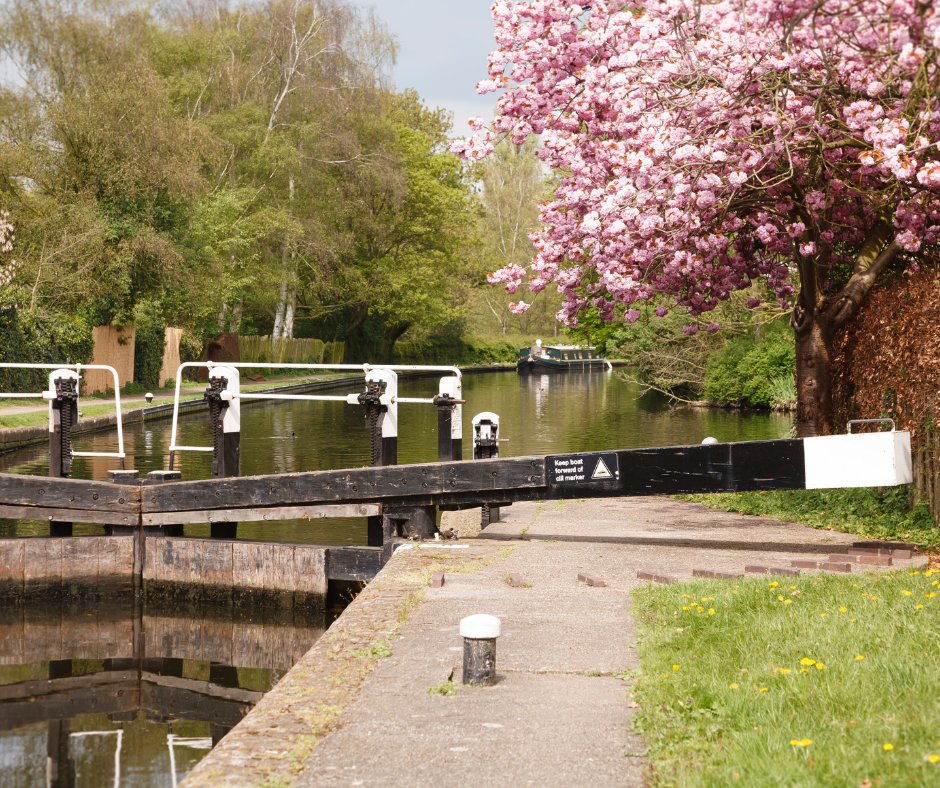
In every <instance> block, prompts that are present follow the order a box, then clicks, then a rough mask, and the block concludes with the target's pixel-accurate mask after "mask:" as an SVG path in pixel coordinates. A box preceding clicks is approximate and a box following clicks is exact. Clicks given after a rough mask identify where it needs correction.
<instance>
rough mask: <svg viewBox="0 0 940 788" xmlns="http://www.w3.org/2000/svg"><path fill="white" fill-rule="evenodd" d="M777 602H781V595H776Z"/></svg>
mask: <svg viewBox="0 0 940 788" xmlns="http://www.w3.org/2000/svg"><path fill="white" fill-rule="evenodd" d="M777 601H778V602H783V594H777Z"/></svg>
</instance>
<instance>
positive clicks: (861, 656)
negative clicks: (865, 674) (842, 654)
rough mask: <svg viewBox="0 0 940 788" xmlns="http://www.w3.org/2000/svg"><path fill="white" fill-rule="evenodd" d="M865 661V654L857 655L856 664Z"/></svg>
mask: <svg viewBox="0 0 940 788" xmlns="http://www.w3.org/2000/svg"><path fill="white" fill-rule="evenodd" d="M863 659H865V655H864V654H856V655H855V661H856V662H861V661H862V660H863Z"/></svg>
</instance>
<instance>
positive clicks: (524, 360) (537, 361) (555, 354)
mask: <svg viewBox="0 0 940 788" xmlns="http://www.w3.org/2000/svg"><path fill="white" fill-rule="evenodd" d="M612 368H613V367H612V366H611V363H610V362H609V361H608V360H607V359H605V358H601V357H600V356H598V355H597V350H596V349H595V348H592V347H580V346H578V345H548V346H545V347H543V346H542V342H541V340H539V341H537V342H536V343H535V345H533V346H532V347H524V348H521V349H520V350H519V359H518V361H516V372H518V373H519V374H520V375H528V374H530V373H536V372H584V371H587V370H592V369H612Z"/></svg>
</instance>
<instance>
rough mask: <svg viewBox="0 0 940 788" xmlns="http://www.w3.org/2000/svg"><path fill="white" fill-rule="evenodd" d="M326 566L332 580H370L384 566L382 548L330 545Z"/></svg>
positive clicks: (328, 575)
mask: <svg viewBox="0 0 940 788" xmlns="http://www.w3.org/2000/svg"><path fill="white" fill-rule="evenodd" d="M326 567H327V569H326V571H327V577H328V578H329V579H330V580H348V581H359V582H368V581H369V580H371V579H372V578H373V577H375V576H376V575H377V574H378V572H379V570H380V569H381V568H382V548H381V547H330V548H328V550H327V559H326Z"/></svg>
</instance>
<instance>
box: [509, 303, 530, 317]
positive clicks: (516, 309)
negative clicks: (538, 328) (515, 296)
mask: <svg viewBox="0 0 940 788" xmlns="http://www.w3.org/2000/svg"><path fill="white" fill-rule="evenodd" d="M530 306H532V304H527V303H526V302H525V301H513V302H511V303H510V304H509V311H510V312H512V313H513V314H514V315H521V314H524V313H525V312H528V311H529V307H530Z"/></svg>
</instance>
